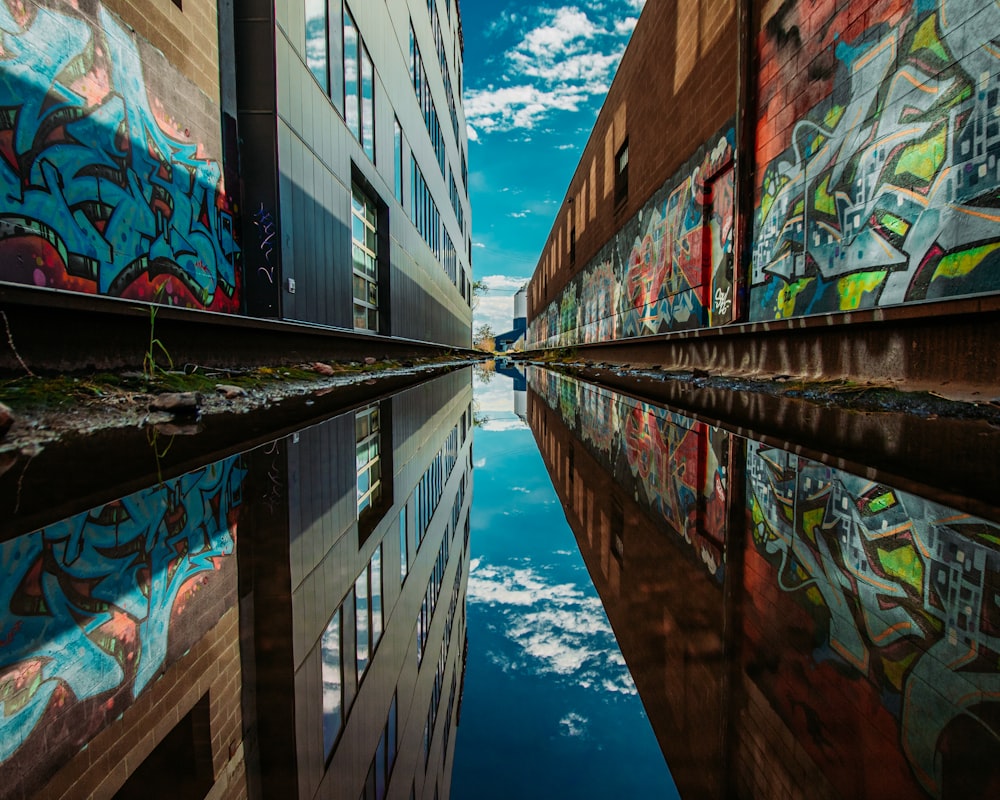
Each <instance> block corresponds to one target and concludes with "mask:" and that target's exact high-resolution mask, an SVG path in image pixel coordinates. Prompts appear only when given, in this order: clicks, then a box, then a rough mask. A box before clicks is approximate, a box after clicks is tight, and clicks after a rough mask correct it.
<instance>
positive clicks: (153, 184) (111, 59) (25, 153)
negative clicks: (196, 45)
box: [0, 3, 239, 311]
mask: <svg viewBox="0 0 1000 800" xmlns="http://www.w3.org/2000/svg"><path fill="white" fill-rule="evenodd" d="M68 6H69V4H67V8H66V12H65V13H60V12H57V11H53V10H50V9H47V8H44V7H41V6H38V7H35V6H30V7H29V8H31V9H32V10H33V14H25V19H24V21H23V23H22V21H21V20H20V19H18V18H15V16H14V15H13V13H12V12H11V10H10V8H9V7H8V4H7V3H0V37H2V49H3V55H4V57H3V60H2V61H0V190H2V193H3V200H2V201H0V256H2V264H0V278H2V279H4V280H9V281H14V282H17V283H27V284H32V285H38V286H47V287H53V288H58V289H69V290H73V291H79V292H87V293H91V294H94V293H96V294H105V295H114V296H118V297H128V298H133V299H142V300H156V301H159V302H164V303H168V304H173V305H186V306H191V307H195V308H210V309H212V310H216V311H236V310H238V308H239V297H238V292H237V291H236V288H237V287H236V283H237V281H236V272H235V262H236V253H237V247H236V244H235V242H234V240H233V230H232V218H231V216H230V214H229V212H228V209H227V201H226V197H225V194H224V192H223V189H222V174H221V169H220V166H219V164H218V163H217V162H216V161H212V160H209V159H208V158H205V157H204V156H203V155H201V153H200V152H199V151H200V148H199V146H198V145H195V144H191V143H190V142H188V141H185V137H184V135H183V134H182V133H173V132H170V131H169V130H168V129H167V126H168V125H169V124H170V123H168V122H167V120H166V117H165V114H164V113H163V112H162V109H161V108H160V107H159V106H158V104H155V101H152V100H151V98H150V96H149V94H148V90H147V86H146V84H145V81H144V77H143V76H144V65H143V63H142V61H141V59H140V56H139V52H138V50H137V48H136V44H135V42H134V41H133V39H132V36H131V35H130V34H129V33H127V32H126V31H125V30H124V29H123V28H122V26H121V25H120V24H119V23H118V22H116V21H115V19H114V17H113V16H112V15H111V14H109V13H108V12H107V11H105V10H104V9H103V8H100V7H99V22H98V21H93V20H90V19H86V18H84V17H83V16H81V15H80V14H79V13H78V12H74V11H73V10H72V9H70V8H69V7H68ZM28 17H33V18H31V19H28ZM192 91H195V90H193V89H192Z"/></svg>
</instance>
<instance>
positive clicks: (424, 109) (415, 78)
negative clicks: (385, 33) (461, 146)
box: [410, 21, 458, 177]
mask: <svg viewBox="0 0 1000 800" xmlns="http://www.w3.org/2000/svg"><path fill="white" fill-rule="evenodd" d="M410 80H411V81H412V82H413V92H414V94H416V96H417V103H419V104H420V111H421V113H423V115H424V125H425V126H426V127H427V135H428V136H430V137H431V145H433V147H434V154H435V155H436V156H437V161H438V167H440V168H441V177H444V174H445V152H444V135H443V134H442V133H441V122H440V121H439V120H438V113H437V106H435V104H434V98H433V97H431V85H430V83H429V82H428V81H427V73H426V71H425V70H424V62H423V59H422V58H421V57H420V46H419V45H418V44H417V36H416V34H415V33H414V31H413V22H412V21H411V22H410ZM455 141H456V142H457V141H458V138H457V137H456V139H455Z"/></svg>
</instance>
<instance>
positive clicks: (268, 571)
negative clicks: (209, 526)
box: [240, 371, 472, 800]
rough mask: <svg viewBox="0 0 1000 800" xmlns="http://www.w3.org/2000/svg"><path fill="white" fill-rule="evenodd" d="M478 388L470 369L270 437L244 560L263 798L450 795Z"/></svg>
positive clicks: (250, 711)
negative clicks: (474, 396) (474, 389)
mask: <svg viewBox="0 0 1000 800" xmlns="http://www.w3.org/2000/svg"><path fill="white" fill-rule="evenodd" d="M471 402H472V386H471V382H470V376H469V374H468V372H467V371H466V372H461V373H452V374H449V375H446V376H443V377H441V378H438V379H436V380H434V381H432V382H430V383H429V384H424V385H421V386H420V387H419V388H415V389H411V390H408V391H404V392H402V393H400V394H397V395H394V396H392V397H389V398H385V399H382V400H378V401H375V402H371V403H367V404H364V405H363V406H361V407H358V408H356V409H354V410H353V411H350V412H348V413H346V414H341V415H338V416H336V417H334V418H332V419H330V420H327V421H325V422H322V423H320V424H319V425H316V426H313V427H310V428H306V429H305V430H302V431H299V432H298V433H295V434H292V435H291V436H289V437H286V438H284V439H282V440H279V441H278V442H275V443H274V444H273V446H269V447H267V448H262V449H260V450H257V451H255V453H254V465H255V466H256V469H254V470H252V472H251V475H252V476H254V477H252V478H251V479H250V480H251V481H253V486H251V488H250V489H248V491H251V490H253V491H254V500H253V501H252V502H251V503H250V504H249V506H248V517H247V519H248V522H247V528H248V531H247V533H246V539H247V540H250V541H252V542H253V545H252V547H248V548H247V550H246V553H245V555H246V556H247V558H246V559H245V560H241V562H240V566H241V577H242V578H243V579H244V585H245V586H246V587H248V589H250V587H252V589H250V590H249V591H248V592H247V593H246V594H245V595H243V596H242V598H241V608H242V609H243V610H244V611H245V612H246V614H245V618H246V619H249V620H252V623H251V624H248V625H246V626H245V627H244V629H243V640H242V642H243V648H244V653H246V654H252V655H251V656H250V657H249V659H248V660H249V661H252V666H249V665H248V666H247V667H246V669H247V671H248V672H252V673H253V675H254V680H253V681H245V682H244V686H245V690H244V698H245V704H244V707H245V718H246V730H247V741H248V742H253V746H248V751H247V763H248V772H249V775H250V778H249V783H250V787H251V794H252V796H260V797H275V796H282V797H298V798H320V797H322V798H350V800H357V798H372V800H374V798H399V800H407V799H408V798H426V799H427V800H432V798H435V797H438V798H447V797H448V796H449V792H450V785H451V770H452V763H453V758H454V749H455V737H454V735H453V734H454V730H455V727H456V726H457V724H458V713H459V701H460V698H461V692H462V686H463V681H464V670H465V641H466V623H465V593H466V586H467V582H468V577H469V533H470V529H469V510H470V506H471V502H472V406H471ZM254 793H255V794H254Z"/></svg>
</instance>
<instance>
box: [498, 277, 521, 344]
mask: <svg viewBox="0 0 1000 800" xmlns="http://www.w3.org/2000/svg"><path fill="white" fill-rule="evenodd" d="M527 332H528V290H527V288H526V287H525V286H522V287H521V288H520V289H518V290H517V293H516V294H515V295H514V327H513V328H512V329H511V330H509V331H506V332H504V333H501V334H498V335H497V336H495V337H494V340H495V342H496V350H497V352H498V353H503V352H506V351H507V350H523V349H524V336H525V334H526V333H527Z"/></svg>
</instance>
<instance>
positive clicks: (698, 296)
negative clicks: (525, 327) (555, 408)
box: [529, 128, 735, 347]
mask: <svg viewBox="0 0 1000 800" xmlns="http://www.w3.org/2000/svg"><path fill="white" fill-rule="evenodd" d="M734 139H735V133H734V131H733V129H732V128H729V129H728V130H727V131H726V132H725V133H723V134H721V135H719V136H718V137H717V138H716V139H714V140H713V142H714V144H712V145H711V146H706V147H703V148H701V150H700V151H699V152H698V153H696V154H695V156H694V157H693V158H692V159H691V160H690V161H689V162H688V164H686V165H685V166H684V167H683V168H682V169H681V170H680V171H679V172H678V173H677V175H675V176H674V177H673V178H672V179H671V180H670V181H668V182H667V183H666V184H665V185H664V186H663V187H662V188H661V189H660V190H659V191H658V192H657V193H656V194H654V195H653V197H652V198H651V199H650V200H649V202H648V203H646V205H645V206H644V207H643V208H642V209H641V210H640V211H639V213H638V214H637V215H636V216H635V217H633V218H632V219H631V220H629V221H628V222H627V223H626V224H625V226H624V227H623V228H622V230H621V231H620V232H619V233H618V234H616V235H615V237H614V238H613V239H612V240H611V241H610V242H609V243H608V244H607V245H605V246H604V247H603V248H602V249H601V251H600V252H599V253H598V255H597V256H596V257H595V258H594V259H592V260H591V261H590V262H589V263H588V264H587V265H586V266H585V267H584V269H583V270H581V272H580V273H579V274H578V275H577V276H576V277H575V278H574V279H573V280H571V281H570V282H569V283H568V284H567V286H566V287H565V289H564V290H563V291H562V293H561V295H560V297H559V299H558V300H555V301H553V302H552V303H550V304H549V306H548V308H547V309H545V310H544V311H543V312H542V313H540V314H539V315H538V316H537V317H536V318H535V319H534V320H533V321H532V324H531V325H530V326H529V339H530V340H531V341H532V342H534V346H548V347H568V346H572V345H576V344H580V343H583V342H596V341H607V340H609V339H615V338H622V337H633V336H646V335H650V334H656V333H662V332H664V331H669V330H680V329H684V328H698V327H704V326H706V325H721V324H725V323H727V322H730V321H732V319H733V309H734V306H733V214H734V209H735V205H734V196H733V168H732V164H733V148H734Z"/></svg>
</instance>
